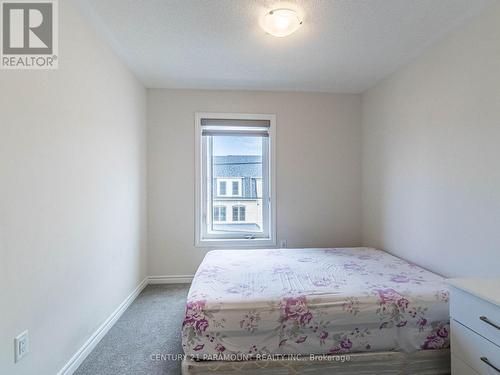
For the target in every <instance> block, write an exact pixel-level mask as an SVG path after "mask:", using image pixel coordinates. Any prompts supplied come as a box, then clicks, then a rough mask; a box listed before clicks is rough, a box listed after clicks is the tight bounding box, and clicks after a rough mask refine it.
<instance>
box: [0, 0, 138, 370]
mask: <svg viewBox="0 0 500 375" xmlns="http://www.w3.org/2000/svg"><path fill="white" fill-rule="evenodd" d="M59 4H60V21H61V23H60V25H61V26H60V63H59V66H60V69H59V70H57V71H29V72H28V71H0V112H1V119H0V121H1V122H0V288H1V293H0V295H1V298H0V304H1V306H0V316H1V319H0V373H1V374H9V375H17V374H55V373H56V372H57V371H59V370H60V369H61V368H62V366H63V365H64V364H65V363H66V361H68V360H69V359H70V357H71V356H72V355H73V354H74V353H75V352H76V351H77V349H79V348H80V346H81V345H82V344H83V343H84V342H85V341H86V340H87V339H88V338H89V336H90V335H91V333H93V332H94V331H95V329H96V328H97V327H98V326H99V325H100V324H101V323H103V321H104V320H105V319H106V318H107V317H108V316H109V315H110V314H111V313H112V311H114V309H115V308H116V307H118V305H119V304H120V303H121V302H122V301H123V300H124V299H125V298H126V296H128V295H129V293H131V292H132V290H134V288H135V287H136V286H137V285H138V284H139V283H140V281H141V280H142V279H143V278H144V277H145V275H146V263H147V262H146V252H145V251H146V238H145V237H146V236H145V232H146V228H145V224H146V209H145V202H146V201H145V196H146V192H145V180H146V168H145V159H146V149H145V148H146V132H145V129H146V124H145V113H146V112H145V110H146V103H145V100H146V92H145V89H144V88H143V87H142V85H141V84H139V83H138V81H137V80H136V79H135V78H134V77H133V76H132V75H131V74H130V73H129V71H128V70H127V69H126V68H125V67H124V66H123V65H122V64H121V63H120V62H119V61H118V60H117V58H116V57H115V56H114V55H113V54H112V52H111V51H110V49H109V48H108V47H107V45H105V44H104V43H103V42H102V41H101V39H100V37H98V36H97V35H96V34H95V33H94V32H93V31H92V30H91V29H90V28H89V27H88V26H87V24H86V22H85V21H84V20H82V18H81V15H80V13H79V11H77V9H76V8H75V6H74V5H73V4H72V2H70V1H67V0H64V1H59ZM25 329H29V331H30V338H31V353H29V354H28V356H27V357H26V358H24V359H23V360H22V361H21V362H19V363H17V364H14V360H13V358H14V356H13V347H14V345H13V338H14V336H16V335H17V334H19V333H20V332H22V331H23V330H25Z"/></svg>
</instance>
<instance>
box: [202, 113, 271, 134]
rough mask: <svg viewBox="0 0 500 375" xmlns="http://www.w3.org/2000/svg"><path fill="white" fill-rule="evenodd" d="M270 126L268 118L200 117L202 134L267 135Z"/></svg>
mask: <svg viewBox="0 0 500 375" xmlns="http://www.w3.org/2000/svg"><path fill="white" fill-rule="evenodd" d="M270 127H271V122H270V121H268V120H237V119H236V120H233V119H212V118H210V119H201V131H202V135H203V136H213V135H217V136H224V135H225V136H248V137H268V136H269V128H270Z"/></svg>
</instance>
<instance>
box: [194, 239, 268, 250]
mask: <svg viewBox="0 0 500 375" xmlns="http://www.w3.org/2000/svg"><path fill="white" fill-rule="evenodd" d="M275 246H276V241H275V240H273V239H270V238H254V239H251V240H248V239H224V240H218V239H199V240H196V243H195V247H210V248H212V247H218V248H265V247H275Z"/></svg>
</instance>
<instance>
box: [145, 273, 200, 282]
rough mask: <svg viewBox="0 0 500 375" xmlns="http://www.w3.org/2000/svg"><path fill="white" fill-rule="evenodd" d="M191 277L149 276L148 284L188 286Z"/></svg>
mask: <svg viewBox="0 0 500 375" xmlns="http://www.w3.org/2000/svg"><path fill="white" fill-rule="evenodd" d="M193 277H194V276H193V275H172V276H149V284H189V283H191V281H193Z"/></svg>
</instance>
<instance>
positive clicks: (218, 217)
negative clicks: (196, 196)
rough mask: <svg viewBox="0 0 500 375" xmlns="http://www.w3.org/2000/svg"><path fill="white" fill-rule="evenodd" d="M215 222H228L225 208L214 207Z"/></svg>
mask: <svg viewBox="0 0 500 375" xmlns="http://www.w3.org/2000/svg"><path fill="white" fill-rule="evenodd" d="M214 221H226V207H225V206H214Z"/></svg>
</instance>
